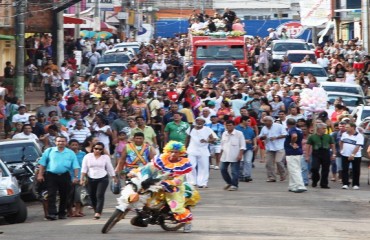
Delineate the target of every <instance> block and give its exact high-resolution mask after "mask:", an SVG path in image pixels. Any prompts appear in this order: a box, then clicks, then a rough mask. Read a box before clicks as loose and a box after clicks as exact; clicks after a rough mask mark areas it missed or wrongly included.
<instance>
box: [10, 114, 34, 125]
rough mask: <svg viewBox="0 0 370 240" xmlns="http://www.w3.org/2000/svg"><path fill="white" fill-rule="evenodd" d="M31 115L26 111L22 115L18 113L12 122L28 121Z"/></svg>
mask: <svg viewBox="0 0 370 240" xmlns="http://www.w3.org/2000/svg"><path fill="white" fill-rule="evenodd" d="M29 117H30V114H28V113H25V114H23V115H20V114H19V113H18V114H15V115H14V116H13V118H12V122H13V123H18V122H21V123H28V118H29Z"/></svg>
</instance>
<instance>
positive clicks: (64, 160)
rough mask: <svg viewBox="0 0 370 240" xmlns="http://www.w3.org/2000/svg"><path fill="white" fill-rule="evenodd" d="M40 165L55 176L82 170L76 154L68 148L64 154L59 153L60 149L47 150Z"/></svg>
mask: <svg viewBox="0 0 370 240" xmlns="http://www.w3.org/2000/svg"><path fill="white" fill-rule="evenodd" d="M39 163H40V165H42V166H44V167H46V171H47V172H51V173H54V174H63V173H66V172H70V171H73V169H79V168H80V164H79V163H78V160H77V157H76V154H75V153H74V152H73V151H72V150H71V149H68V148H65V149H64V150H63V151H62V152H59V151H58V147H51V148H50V150H49V149H47V150H46V151H45V152H44V153H43V154H42V157H41V160H40V161H39Z"/></svg>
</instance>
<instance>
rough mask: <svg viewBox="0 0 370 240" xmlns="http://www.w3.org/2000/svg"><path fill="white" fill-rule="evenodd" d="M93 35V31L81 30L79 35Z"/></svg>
mask: <svg viewBox="0 0 370 240" xmlns="http://www.w3.org/2000/svg"><path fill="white" fill-rule="evenodd" d="M95 35H96V32H94V31H88V30H82V31H81V32H80V36H81V37H87V38H93V37H95Z"/></svg>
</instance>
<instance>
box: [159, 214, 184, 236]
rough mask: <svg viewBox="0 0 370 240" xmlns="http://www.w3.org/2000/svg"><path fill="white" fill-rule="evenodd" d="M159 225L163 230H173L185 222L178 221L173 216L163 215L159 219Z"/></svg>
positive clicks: (182, 225)
mask: <svg viewBox="0 0 370 240" xmlns="http://www.w3.org/2000/svg"><path fill="white" fill-rule="evenodd" d="M159 225H160V226H161V228H162V229H163V230H165V231H169V232H174V231H177V230H179V229H180V228H182V227H184V225H185V223H179V222H178V221H176V220H175V218H174V217H173V216H170V215H163V216H162V218H161V219H160V220H159Z"/></svg>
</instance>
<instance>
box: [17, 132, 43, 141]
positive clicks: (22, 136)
mask: <svg viewBox="0 0 370 240" xmlns="http://www.w3.org/2000/svg"><path fill="white" fill-rule="evenodd" d="M20 138H25V139H30V140H39V138H38V137H37V136H36V134H33V133H30V135H26V134H24V133H23V132H21V133H17V134H15V135H14V136H13V139H20Z"/></svg>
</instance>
